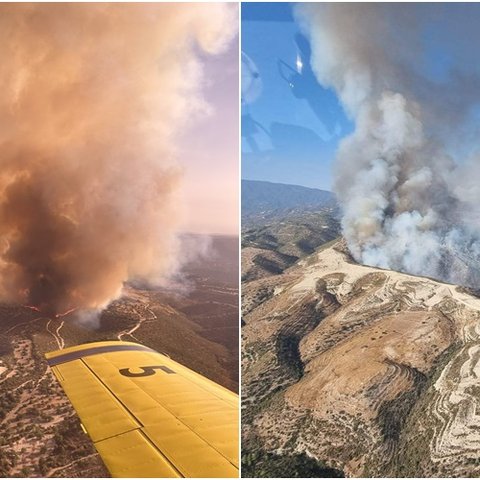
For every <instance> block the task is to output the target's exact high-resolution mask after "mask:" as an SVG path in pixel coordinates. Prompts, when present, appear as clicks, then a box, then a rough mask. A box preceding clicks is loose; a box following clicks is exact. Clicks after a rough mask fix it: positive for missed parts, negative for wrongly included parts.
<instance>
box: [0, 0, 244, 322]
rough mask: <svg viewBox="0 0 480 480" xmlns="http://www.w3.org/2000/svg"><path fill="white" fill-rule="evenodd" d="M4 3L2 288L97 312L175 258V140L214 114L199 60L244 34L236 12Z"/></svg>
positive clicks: (32, 300)
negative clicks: (134, 281)
mask: <svg viewBox="0 0 480 480" xmlns="http://www.w3.org/2000/svg"><path fill="white" fill-rule="evenodd" d="M0 8H1V14H0V52H1V56H2V66H1V68H0V83H1V85H2V89H1V92H0V111H1V120H0V122H1V128H0V145H1V146H0V165H1V169H0V297H1V299H2V300H7V301H14V302H22V303H28V304H31V305H34V306H36V307H39V308H41V309H42V311H44V312H45V313H48V314H54V313H57V312H61V311H65V310H67V309H70V308H74V307H76V308H79V309H85V310H89V309H98V308H101V307H102V306H104V305H106V304H107V303H108V302H109V301H110V300H112V299H113V298H115V297H117V296H118V295H119V294H120V292H121V289H122V285H123V283H124V282H125V281H126V280H128V279H132V278H138V277H140V278H147V279H150V280H158V279H159V278H161V277H162V276H164V275H165V274H166V273H167V272H169V271H170V270H171V268H172V267H173V266H174V265H175V263H176V232H177V229H178V227H179V220H178V218H179V217H180V216H181V215H180V214H181V206H180V205H181V189H180V178H181V169H180V168H179V167H178V164H177V158H176V157H177V154H176V148H175V139H176V135H177V134H179V133H180V130H181V129H182V128H183V127H185V125H186V122H187V120H190V119H191V118H192V117H193V118H197V117H199V116H201V115H202V114H205V113H206V112H207V111H208V105H206V104H205V102H204V101H203V100H202V96H201V89H202V78H203V77H202V68H201V66H202V64H201V57H202V55H209V54H216V53H219V52H221V51H223V50H224V49H225V48H226V46H227V44H228V43H229V42H230V41H231V39H232V38H233V36H234V35H235V34H236V31H235V28H236V27H235V25H236V21H235V18H236V15H237V12H236V8H235V7H234V6H229V5H221V4H211V5H205V4H204V5H201V4H89V3H85V4H81V3H80V4H3V5H1V7H0Z"/></svg>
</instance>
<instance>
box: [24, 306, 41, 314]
mask: <svg viewBox="0 0 480 480" xmlns="http://www.w3.org/2000/svg"><path fill="white" fill-rule="evenodd" d="M24 307H25V308H29V309H30V310H34V311H35V312H40V313H41V311H40V309H39V308H38V307H35V306H34V305H24Z"/></svg>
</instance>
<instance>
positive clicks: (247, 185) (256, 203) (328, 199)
mask: <svg viewBox="0 0 480 480" xmlns="http://www.w3.org/2000/svg"><path fill="white" fill-rule="evenodd" d="M336 206H337V202H336V200H335V195H334V194H333V193H332V192H327V191H326V190H319V189H316V188H307V187H301V186H299V185H286V184H283V183H271V182H261V181H257V180H242V217H251V216H252V215H254V216H257V215H258V214H266V215H267V216H268V215H269V214H272V213H274V212H277V213H278V212H281V211H283V212H285V211H289V210H296V209H299V208H300V209H302V210H312V209H317V208H335V207H336Z"/></svg>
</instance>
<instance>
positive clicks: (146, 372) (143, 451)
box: [45, 341, 239, 478]
mask: <svg viewBox="0 0 480 480" xmlns="http://www.w3.org/2000/svg"><path fill="white" fill-rule="evenodd" d="M45 356H46V358H47V361H48V364H49V365H50V367H51V368H52V370H53V373H54V374H55V376H56V377H57V379H58V381H59V382H60V384H61V385H62V387H63V389H64V390H65V393H66V394H67V396H68V398H69V399H70V401H71V402H72V405H73V407H74V408H75V410H76V411H77V413H78V416H79V417H80V420H81V421H82V424H83V426H84V428H85V430H86V431H87V433H88V434H89V436H90V438H91V439H92V441H93V442H94V444H95V447H96V449H97V450H98V452H99V454H100V456H101V457H102V459H103V461H104V462H105V465H106V466H107V468H108V470H109V471H110V473H111V474H112V476H113V477H211V478H223V477H238V407H239V402H238V395H236V394H235V393H232V392H230V391H229V390H227V389H225V388H223V387H221V386H220V385H217V384H216V383H214V382H212V381H211V380H208V379H207V378H205V377H203V376H201V375H199V374H198V373H195V372H193V371H192V370H190V369H188V368H186V367H184V366H183V365H180V364H179V363H177V362H174V361H173V360H172V359H170V358H169V357H166V356H165V355H161V354H160V353H157V352H155V351H154V350H151V349H150V348H148V347H145V346H143V345H139V344H137V343H131V342H120V341H118V342H96V343H88V344H85V345H79V346H76V347H71V348H66V349H64V350H58V351H55V352H50V353H47V354H46V355H45Z"/></svg>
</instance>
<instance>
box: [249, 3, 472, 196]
mask: <svg viewBox="0 0 480 480" xmlns="http://www.w3.org/2000/svg"><path fill="white" fill-rule="evenodd" d="M292 7H293V4H292V3H243V4H242V52H243V54H245V55H246V56H243V57H242V78H243V80H244V81H242V95H243V97H244V98H243V101H242V178H246V179H255V180H269V181H273V182H280V183H291V184H297V185H304V186H308V187H317V188H322V189H331V188H332V164H333V161H334V157H335V152H336V150H337V147H338V144H339V142H340V141H341V139H342V138H344V137H345V136H346V135H348V134H349V133H351V132H352V131H353V128H354V125H353V123H352V122H351V121H350V120H349V119H348V118H347V117H346V115H345V112H344V111H343V109H342V107H341V105H340V104H339V102H338V99H337V97H336V95H335V93H334V92H333V91H332V90H328V89H325V88H323V87H322V86H321V85H319V84H318V82H317V81H316V79H315V78H314V76H313V73H312V71H311V69H310V65H309V61H308V48H309V45H308V41H307V40H306V38H305V37H302V36H300V37H299V35H301V32H300V28H299V26H298V25H297V24H296V23H295V19H294V16H293V10H292ZM406 8H407V7H406ZM408 8H409V9H410V10H411V11H412V12H413V13H414V16H415V17H416V18H417V19H418V21H419V22H420V24H421V25H422V38H421V51H420V52H413V55H412V58H415V61H416V62H418V63H416V64H415V65H412V67H413V68H414V69H417V72H418V74H419V76H420V77H422V78H424V79H425V80H426V81H430V82H431V85H432V86H435V85H438V92H439V93H441V95H439V97H442V98H443V94H445V95H446V97H445V99H443V100H442V98H440V100H439V103H441V102H442V101H443V103H444V104H445V106H446V108H456V103H455V101H454V97H455V96H456V95H457V93H460V92H457V93H456V92H455V91H452V90H449V85H450V82H451V81H452V78H453V77H455V76H457V77H458V75H459V74H460V75H461V76H464V77H465V78H467V77H468V76H471V77H472V79H475V82H476V81H477V79H480V58H478V57H479V55H478V53H477V49H478V46H477V44H476V42H475V41H474V39H475V38H477V36H478V34H477V33H476V32H478V19H479V17H480V5H479V4H461V3H458V4H448V3H447V4H438V3H437V4H415V5H412V4H410V6H409V7H408ZM392 27H393V28H395V26H394V25H393V26H392ZM400 33H401V32H400ZM302 64H303V65H302ZM452 75H453V77H452ZM245 79H246V80H248V81H249V82H251V83H252V87H250V88H249V89H247V90H245V85H246V82H245ZM260 85H261V88H260ZM435 91H437V90H435ZM462 93H463V92H462ZM450 96H452V97H451V98H447V97H450ZM435 101H436V100H435ZM449 105H450V107H449ZM479 105H480V103H479V102H478V97H475V96H473V97H472V103H471V105H470V118H469V120H467V122H466V124H465V127H466V128H467V129H472V128H473V127H475V129H474V130H473V132H474V134H473V135H471V137H472V138H478V132H479V127H478V123H479V121H480V106H479ZM446 143H447V144H449V145H447V147H448V149H449V151H450V153H451V154H452V155H453V156H454V157H455V158H456V159H457V161H459V162H462V161H463V159H464V158H465V157H466V156H467V155H468V154H470V153H471V152H472V151H473V150H476V149H477V148H478V147H477V142H476V141H475V142H473V143H468V142H465V141H464V140H463V138H462V139H461V140H460V137H459V139H458V141H456V140H455V138H453V137H452V138H451V139H449V140H448V141H447V142H446ZM450 144H451V145H450Z"/></svg>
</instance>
